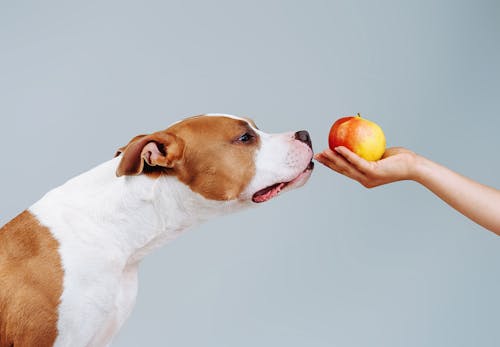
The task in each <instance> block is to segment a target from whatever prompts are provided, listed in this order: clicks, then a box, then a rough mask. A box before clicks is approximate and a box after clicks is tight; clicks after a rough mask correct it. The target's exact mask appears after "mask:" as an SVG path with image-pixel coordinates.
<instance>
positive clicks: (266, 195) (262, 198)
mask: <svg viewBox="0 0 500 347" xmlns="http://www.w3.org/2000/svg"><path fill="white" fill-rule="evenodd" d="M283 186H285V183H280V184H278V185H277V186H276V187H274V188H273V189H271V190H269V191H267V192H265V193H263V194H259V195H255V196H254V197H253V201H254V202H264V201H267V200H269V199H272V198H274V197H275V196H276V195H278V194H279V192H280V191H281V189H282V188H283Z"/></svg>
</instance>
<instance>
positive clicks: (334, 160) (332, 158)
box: [316, 151, 365, 183]
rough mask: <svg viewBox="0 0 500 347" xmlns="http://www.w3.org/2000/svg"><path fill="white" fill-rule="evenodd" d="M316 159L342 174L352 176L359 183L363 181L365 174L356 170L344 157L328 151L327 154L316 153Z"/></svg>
mask: <svg viewBox="0 0 500 347" xmlns="http://www.w3.org/2000/svg"><path fill="white" fill-rule="evenodd" d="M316 159H317V160H318V161H319V162H320V163H322V164H323V165H325V166H327V167H329V168H330V169H332V170H334V171H336V172H338V173H340V174H342V175H345V176H347V177H349V178H352V179H354V180H356V181H358V182H360V183H361V182H363V181H365V176H364V174H363V173H362V172H360V171H359V170H357V169H356V168H355V167H354V166H353V165H351V163H349V162H348V161H347V160H346V159H345V158H343V157H342V156H341V155H339V154H337V153H335V152H332V151H330V153H327V155H325V153H324V152H323V153H320V154H317V155H316Z"/></svg>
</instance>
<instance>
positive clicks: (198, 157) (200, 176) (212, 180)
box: [166, 116, 260, 200]
mask: <svg viewBox="0 0 500 347" xmlns="http://www.w3.org/2000/svg"><path fill="white" fill-rule="evenodd" d="M166 131H167V132H172V133H174V134H175V135H176V136H177V137H179V138H181V139H182V140H183V141H184V143H185V148H184V157H183V160H182V161H181V162H180V163H179V165H178V166H176V167H174V170H173V173H174V174H175V175H176V176H177V177H178V178H179V180H180V181H182V182H184V183H185V184H187V185H188V186H189V187H190V188H191V189H192V190H193V191H195V192H197V193H200V194H201V195H203V196H204V197H205V198H207V199H211V200H232V199H236V198H237V197H238V196H239V195H240V194H241V193H242V192H243V190H244V189H245V188H246V187H247V185H248V184H249V183H250V181H251V179H252V178H253V176H254V174H255V153H256V151H257V150H258V148H259V146H260V139H259V136H258V135H257V134H256V133H255V132H254V130H252V128H251V127H250V126H249V125H248V123H247V122H246V121H244V120H238V119H232V118H228V117H222V116H221V117H219V116H197V117H192V118H188V119H186V120H184V121H182V122H179V123H177V124H174V125H173V126H172V127H170V128H169V129H167V130H166ZM245 133H249V134H251V136H252V137H251V139H250V141H247V142H244V143H243V142H239V141H238V138H239V137H240V136H241V135H243V134H245Z"/></svg>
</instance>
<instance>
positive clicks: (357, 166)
mask: <svg viewBox="0 0 500 347" xmlns="http://www.w3.org/2000/svg"><path fill="white" fill-rule="evenodd" d="M314 158H315V159H316V160H317V161H319V162H320V163H322V164H323V165H325V166H327V167H329V168H330V169H332V170H334V171H336V172H338V173H341V174H343V175H345V176H347V177H350V178H352V179H353V180H356V181H358V182H359V183H361V184H362V185H363V186H365V187H366V188H373V187H377V186H380V185H383V184H386V183H391V182H396V181H401V180H408V179H415V178H416V177H414V176H415V166H416V161H417V155H416V154H415V153H414V152H412V151H410V150H408V149H406V148H402V147H393V148H388V149H387V150H386V151H385V153H384V155H383V157H382V159H380V160H378V161H367V160H365V159H363V158H361V157H360V156H358V155H357V154H355V153H354V152H352V151H350V150H349V149H348V148H346V147H343V146H340V147H336V148H335V150H334V151H332V150H330V149H325V150H324V151H323V152H321V153H318V154H316V155H315V156H314Z"/></svg>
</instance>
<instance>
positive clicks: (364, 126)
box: [328, 113, 385, 161]
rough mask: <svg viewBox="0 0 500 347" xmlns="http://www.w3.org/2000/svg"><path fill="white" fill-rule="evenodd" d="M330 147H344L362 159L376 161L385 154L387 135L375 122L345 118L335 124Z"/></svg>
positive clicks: (329, 141) (332, 148) (329, 140)
mask: <svg viewBox="0 0 500 347" xmlns="http://www.w3.org/2000/svg"><path fill="white" fill-rule="evenodd" d="M328 146H329V147H330V149H331V150H332V151H333V150H334V148H335V147H338V146H344V147H347V148H349V149H350V150H351V151H353V152H354V153H356V154H357V155H359V156H360V157H362V158H364V159H366V160H369V161H375V160H379V159H380V158H381V157H382V155H383V154H384V152H385V135H384V132H383V131H382V129H381V128H380V127H379V126H378V125H377V124H376V123H374V122H372V121H369V120H368V119H365V118H362V117H361V115H360V114H359V113H358V114H357V116H349V117H343V118H340V119H338V120H337V121H335V123H333V125H332V128H331V129H330V134H329V135H328Z"/></svg>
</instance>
